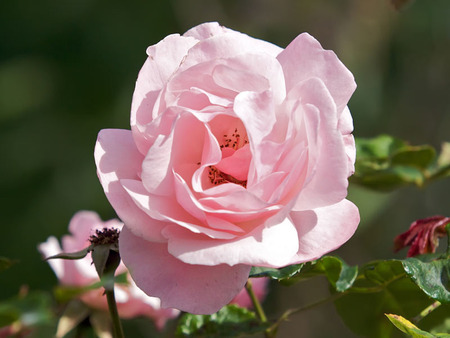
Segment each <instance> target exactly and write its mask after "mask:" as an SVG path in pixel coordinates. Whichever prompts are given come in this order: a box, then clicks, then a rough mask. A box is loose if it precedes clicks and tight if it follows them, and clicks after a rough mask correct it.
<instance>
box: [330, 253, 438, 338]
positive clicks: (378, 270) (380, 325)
mask: <svg viewBox="0 0 450 338" xmlns="http://www.w3.org/2000/svg"><path fill="white" fill-rule="evenodd" d="M429 304H430V299H429V298H428V297H427V296H426V295H425V294H424V293H423V292H422V290H421V289H420V288H419V287H418V286H417V285H416V284H415V283H414V282H412V280H411V279H410V278H409V277H408V276H407V275H406V273H405V271H404V269H403V266H402V264H401V262H400V261H396V260H388V261H377V262H373V263H369V264H366V265H364V266H362V267H361V269H360V273H359V275H358V277H357V279H356V281H355V283H354V284H353V286H352V287H351V288H350V289H348V290H347V291H346V293H345V294H344V295H343V296H342V297H341V298H339V299H337V300H336V301H335V305H336V309H337V311H338V313H339V314H340V316H341V317H342V319H343V320H344V322H345V323H346V325H347V326H348V327H349V328H350V329H351V330H352V331H354V332H355V333H357V334H359V335H362V336H366V337H390V335H391V332H392V326H391V325H390V324H389V322H388V321H387V320H386V319H385V318H384V314H385V313H397V314H399V315H401V316H404V317H407V318H408V317H412V316H415V315H416V314H418V313H419V312H420V311H421V310H422V309H424V308H425V307H427V306H428V305H429Z"/></svg>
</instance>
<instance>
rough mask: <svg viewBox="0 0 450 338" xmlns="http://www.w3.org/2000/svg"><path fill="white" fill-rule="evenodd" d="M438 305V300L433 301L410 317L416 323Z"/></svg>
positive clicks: (439, 304)
mask: <svg viewBox="0 0 450 338" xmlns="http://www.w3.org/2000/svg"><path fill="white" fill-rule="evenodd" d="M439 306H441V303H440V302H439V301H435V302H434V303H433V304H431V305H430V306H428V307H426V308H425V309H424V310H423V311H422V312H420V313H419V314H418V315H417V316H415V317H414V318H412V319H411V321H412V322H413V323H416V324H417V323H418V322H420V321H421V320H422V319H424V318H425V317H426V316H428V315H429V314H430V313H431V312H433V311H434V310H436V309H437V308H438V307H439Z"/></svg>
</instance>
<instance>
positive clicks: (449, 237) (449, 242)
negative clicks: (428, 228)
mask: <svg viewBox="0 0 450 338" xmlns="http://www.w3.org/2000/svg"><path fill="white" fill-rule="evenodd" d="M445 230H447V257H450V223H449V224H447V225H446V227H445Z"/></svg>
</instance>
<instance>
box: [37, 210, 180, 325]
mask: <svg viewBox="0 0 450 338" xmlns="http://www.w3.org/2000/svg"><path fill="white" fill-rule="evenodd" d="M122 227H123V224H122V223H121V222H120V221H118V220H115V219H113V220H109V221H106V222H103V221H102V220H101V219H100V218H99V216H98V215H97V214H96V213H95V212H91V211H79V212H77V213H76V214H75V215H74V216H73V218H72V219H71V221H70V223H69V232H70V233H71V234H70V235H66V236H63V238H62V249H61V247H60V245H59V242H58V240H57V239H56V238H55V237H49V238H48V239H47V241H46V242H44V243H41V244H40V245H39V247H38V248H39V251H40V252H41V253H42V254H43V255H44V256H45V257H50V256H53V255H56V254H59V253H61V252H66V253H71V252H77V251H80V250H82V249H84V248H86V247H88V246H89V245H90V242H89V241H88V239H89V237H90V236H91V235H94V234H95V230H102V229H103V228H116V229H122ZM48 263H49V264H50V266H51V267H52V269H53V271H54V272H55V274H56V276H57V277H58V279H59V282H60V283H61V285H65V286H75V287H83V286H89V285H92V284H93V283H96V282H98V281H99V278H98V275H97V272H96V270H95V267H94V265H93V264H92V258H91V254H90V253H89V254H88V255H87V256H86V257H85V258H83V259H79V260H63V259H51V260H49V261H48ZM125 272H127V269H126V267H125V266H124V265H123V264H122V263H121V264H120V265H119V267H118V268H117V271H116V274H121V273H125ZM128 281H129V285H120V284H119V285H118V284H116V285H115V288H114V292H115V296H116V301H117V307H118V311H119V316H120V317H122V318H132V317H137V316H147V317H149V318H151V319H152V320H154V322H155V324H156V326H157V327H158V328H160V329H161V328H162V327H163V326H164V324H165V322H166V321H167V319H169V318H173V317H176V316H177V315H178V314H179V311H177V310H175V309H161V306H160V300H159V299H158V298H155V297H149V296H147V295H146V294H145V293H144V292H143V291H142V290H140V289H139V288H138V287H137V286H136V284H135V283H134V282H133V280H132V279H131V278H129V279H128ZM80 299H81V300H82V301H83V302H84V303H85V304H87V305H88V306H90V307H92V308H95V309H100V310H104V311H107V310H108V304H107V301H106V297H105V296H104V290H103V288H99V289H95V290H91V291H87V292H85V293H83V294H81V296H80Z"/></svg>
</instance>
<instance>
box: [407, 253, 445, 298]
mask: <svg viewBox="0 0 450 338" xmlns="http://www.w3.org/2000/svg"><path fill="white" fill-rule="evenodd" d="M402 264H403V267H404V269H405V271H406V273H407V274H408V275H409V276H411V278H412V280H413V281H414V282H415V283H416V284H417V285H418V286H419V287H420V288H421V289H422V290H423V292H425V293H426V294H427V295H428V296H430V297H431V298H433V299H436V300H438V301H439V302H441V303H450V292H449V288H450V259H439V260H434V261H431V262H422V261H421V260H419V259H417V258H408V259H406V260H404V261H402Z"/></svg>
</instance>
